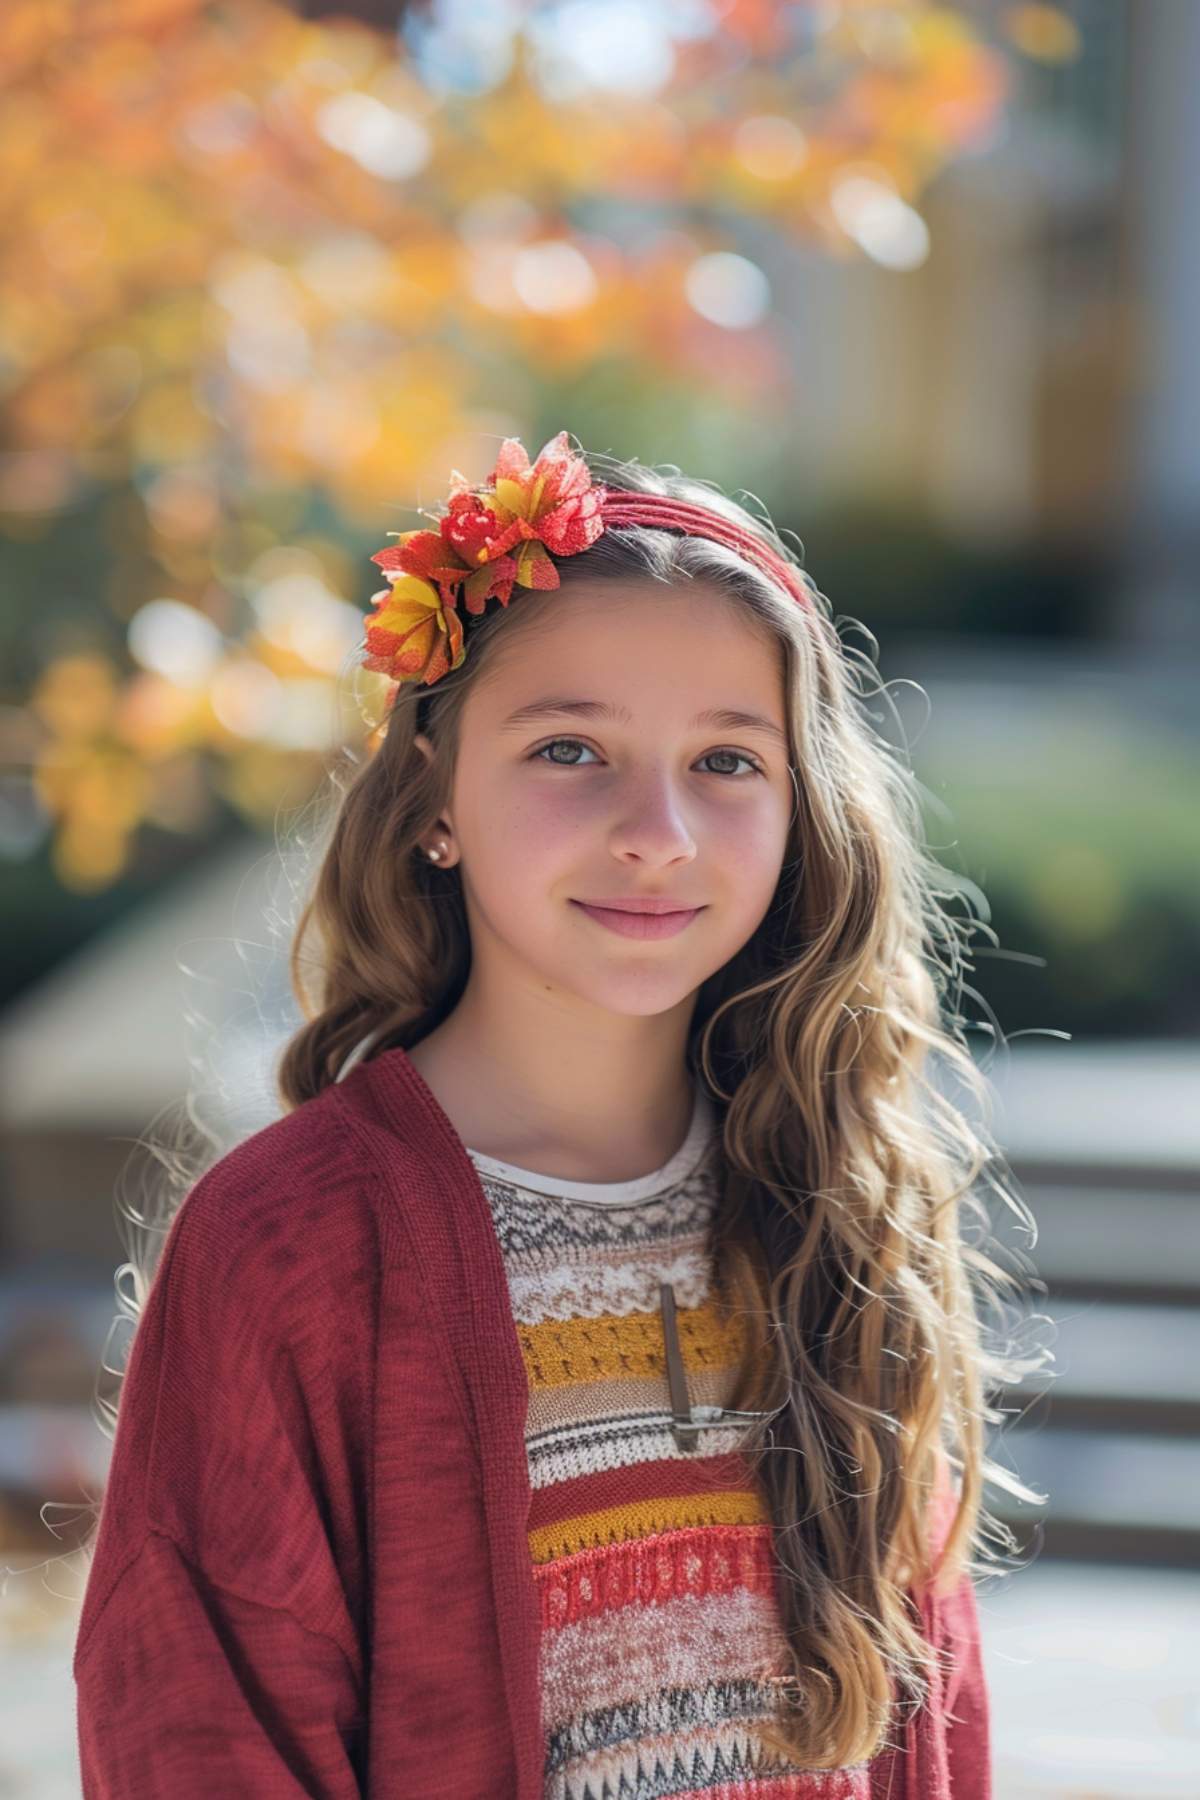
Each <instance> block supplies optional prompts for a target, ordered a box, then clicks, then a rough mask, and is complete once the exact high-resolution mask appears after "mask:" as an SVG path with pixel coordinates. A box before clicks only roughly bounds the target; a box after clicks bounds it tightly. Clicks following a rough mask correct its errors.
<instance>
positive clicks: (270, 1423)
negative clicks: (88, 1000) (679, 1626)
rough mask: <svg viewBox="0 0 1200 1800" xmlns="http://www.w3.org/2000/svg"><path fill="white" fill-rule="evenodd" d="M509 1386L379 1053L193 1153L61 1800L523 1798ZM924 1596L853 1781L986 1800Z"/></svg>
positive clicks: (423, 1109) (477, 1250)
mask: <svg viewBox="0 0 1200 1800" xmlns="http://www.w3.org/2000/svg"><path fill="white" fill-rule="evenodd" d="M526 1401H527V1385H526V1376H525V1369H524V1364H523V1361H522V1357H521V1351H520V1344H519V1340H518V1337H517V1333H516V1330H515V1327H514V1323H513V1318H512V1312H511V1308H510V1305H509V1301H508V1290H507V1281H506V1276H505V1272H504V1265H503V1261H502V1257H501V1251H500V1246H499V1242H498V1240H497V1238H496V1234H495V1230H494V1227H493V1225H492V1221H491V1216H490V1212H489V1209H488V1205H487V1200H486V1197H485V1195H484V1193H483V1190H482V1187H481V1186H480V1183H479V1179H478V1176H477V1173H476V1170H475V1167H474V1164H473V1163H472V1162H471V1160H470V1157H469V1156H468V1155H467V1153H466V1150H465V1148H464V1146H463V1143H462V1140H461V1139H460V1138H459V1137H458V1135H457V1133H456V1132H455V1130H454V1127H453V1126H452V1125H451V1123H450V1121H449V1119H448V1118H447V1116H446V1114H445V1113H444V1112H443V1110H442V1108H441V1107H440V1106H439V1104H438V1102H437V1101H436V1099H435V1098H434V1096H433V1094H432V1092H431V1091H430V1089H429V1088H428V1086H427V1085H426V1083H425V1082H424V1081H423V1080H422V1078H421V1076H420V1075H419V1074H418V1073H417V1070H416V1068H415V1066H414V1064H413V1063H412V1062H411V1060H410V1059H409V1057H408V1056H407V1055H406V1054H405V1052H404V1051H403V1050H400V1049H392V1050H387V1051H384V1052H383V1053H382V1054H380V1055H377V1056H376V1057H374V1058H373V1059H371V1060H369V1061H366V1062H360V1063H358V1064H357V1065H356V1066H355V1067H354V1068H353V1069H351V1071H350V1072H349V1073H348V1074H347V1076H346V1077H345V1079H344V1080H343V1081H341V1082H339V1083H336V1084H334V1085H333V1086H331V1087H329V1088H327V1089H326V1090H325V1091H324V1092H323V1093H321V1094H320V1095H318V1096H317V1097H316V1098H315V1099H313V1100H310V1101H307V1102H306V1103H305V1104H304V1105H303V1106H301V1107H299V1108H297V1109H296V1110H295V1111H294V1112H292V1113H289V1114H288V1115H286V1116H285V1117H282V1118H280V1119H277V1120H276V1121H274V1123H272V1124H270V1125H268V1126H266V1127H265V1128H264V1129H262V1130H260V1131H258V1132H256V1133H255V1134H254V1135H253V1136H252V1137H250V1138H248V1139H246V1140H245V1141H244V1142H243V1143H241V1144H239V1145H238V1146H237V1147H236V1148H235V1149H233V1150H232V1151H230V1152H228V1153H227V1154H226V1155H225V1156H224V1157H222V1158H221V1160H220V1161H219V1162H218V1163H217V1164H215V1166H214V1167H212V1168H211V1169H210V1170H209V1171H208V1172H207V1174H205V1175H204V1176H203V1177H202V1178H201V1180H200V1181H199V1182H198V1183H197V1184H196V1186H195V1187H194V1188H193V1189H192V1191H191V1192H190V1193H189V1194H188V1196H187V1198H186V1200H185V1201H184V1204H183V1206H182V1207H181V1208H180V1210H179V1212H178V1213H177V1215H176V1217H175V1219H174V1221H173V1222H172V1225H171V1229H170V1232H169V1234H168V1237H167V1241H166V1244H165V1246H164V1248H163V1253H162V1259H161V1262H160V1264H159V1267H158V1271H157V1273H156V1276H155V1279H154V1282H153V1284H152V1286H151V1290H150V1294H149V1296H148V1298H147V1300H146V1304H145V1308H144V1312H143V1316H142V1319H141V1321H140V1323H139V1325H138V1329H137V1332H136V1334H135V1337H134V1341H133V1346H132V1349H131V1351H130V1355H129V1360H128V1364H127V1367H126V1372H125V1377H124V1383H123V1389H122V1396H121V1405H120V1411H119V1414H118V1419H117V1429H116V1435H115V1439H114V1443H113V1453H112V1460H111V1463H110V1468H109V1475H108V1482H107V1486H106V1489H105V1493H104V1500H103V1504H102V1508H101V1514H100V1524H99V1530H98V1535H97V1537H96V1541H95V1550H94V1555H93V1558H92V1563H91V1567H90V1571H89V1574H88V1580H87V1587H86V1591H85V1593H84V1599H83V1607H82V1611H81V1614H80V1619H79V1627H78V1634H77V1638H76V1644H75V1655H74V1663H73V1670H74V1676H75V1682H76V1689H77V1729H78V1742H79V1756H80V1764H81V1772H82V1780H83V1795H84V1800H142V1797H143V1796H146V1797H149V1796H154V1797H155V1800H159V1797H161V1800H193V1797H194V1800H211V1796H213V1795H215V1794H220V1795H222V1796H223V1797H228V1800H234V1797H235V1796H245V1800H251V1796H252V1797H253V1800H275V1797H276V1796H277V1797H278V1800H284V1796H288V1797H292V1796H300V1795H310V1796H319V1797H320V1800H347V1797H348V1796H359V1795H370V1796H372V1797H373V1800H385V1797H386V1800H542V1791H543V1743H542V1737H541V1726H540V1695H539V1688H538V1634H539V1629H540V1627H539V1620H538V1614H537V1610H536V1602H535V1590H534V1581H533V1574H532V1566H531V1561H530V1553H529V1542H528V1536H527V1529H526V1527H527V1518H528V1511H529V1503H530V1483H529V1475H528V1469H527V1465H526V1454H525V1439H524V1423H525V1408H526ZM923 1618H924V1621H925V1629H926V1631H927V1633H928V1634H929V1635H930V1638H931V1641H932V1642H934V1643H935V1644H936V1645H937V1646H938V1647H939V1649H941V1650H943V1651H944V1652H945V1655H944V1658H943V1662H944V1663H945V1665H946V1670H947V1672H946V1675H945V1677H944V1679H943V1677H942V1676H941V1675H939V1676H938V1677H937V1678H936V1679H935V1681H934V1684H933V1689H932V1692H931V1695H930V1699H929V1702H928V1704H927V1705H926V1706H925V1707H924V1708H922V1709H921V1711H920V1712H919V1713H918V1714H917V1716H916V1718H915V1719H914V1720H911V1721H910V1722H908V1723H907V1724H906V1725H904V1726H902V1727H901V1730H900V1743H899V1745H898V1747H897V1749H895V1750H894V1751H890V1752H887V1753H885V1754H884V1755H882V1756H880V1757H878V1758H876V1759H875V1761H874V1762H873V1763H872V1765H871V1793H872V1796H873V1797H877V1800H884V1796H886V1797H887V1800H989V1796H990V1791H991V1790H990V1774H989V1753H988V1706H987V1696H986V1690H985V1687H984V1681H983V1673H982V1668H981V1660H980V1647H979V1631H978V1620H977V1615H976V1609H975V1599H974V1593H973V1590H972V1587H971V1584H970V1581H969V1580H968V1579H966V1578H965V1577H964V1579H963V1580H962V1581H961V1582H960V1584H959V1585H958V1587H957V1589H956V1590H955V1592H954V1593H953V1594H952V1595H950V1596H949V1597H947V1598H941V1599H929V1600H927V1601H926V1602H925V1605H924V1607H923ZM830 1794H831V1790H830V1788H829V1786H828V1785H822V1778H821V1777H820V1776H814V1777H813V1781H812V1796H813V1800H822V1797H824V1800H829V1796H830Z"/></svg>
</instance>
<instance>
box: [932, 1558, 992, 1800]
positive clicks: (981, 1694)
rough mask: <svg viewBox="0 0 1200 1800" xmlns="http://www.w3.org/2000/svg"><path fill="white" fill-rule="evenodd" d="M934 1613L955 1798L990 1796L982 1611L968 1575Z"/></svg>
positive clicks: (982, 1799) (987, 1798)
mask: <svg viewBox="0 0 1200 1800" xmlns="http://www.w3.org/2000/svg"><path fill="white" fill-rule="evenodd" d="M934 1616H935V1620H936V1624H937V1636H938V1640H939V1647H940V1648H941V1650H942V1651H943V1653H944V1654H945V1657H946V1667H947V1673H946V1677H945V1682H946V1689H945V1700H944V1718H945V1739H946V1764H947V1769H948V1772H949V1776H950V1794H951V1800H990V1796H991V1792H992V1778H991V1718H990V1705H989V1701H988V1691H987V1683H986V1681H985V1678H984V1670H983V1649H982V1643H981V1638H980V1630H979V1609H978V1606H977V1604H976V1600H975V1587H974V1584H973V1582H972V1580H971V1578H970V1576H969V1575H963V1577H962V1579H961V1580H960V1582H959V1584H958V1586H957V1587H956V1588H955V1589H953V1591H952V1592H951V1593H949V1594H947V1595H944V1596H943V1597H942V1598H940V1599H938V1600H936V1601H935V1602H934Z"/></svg>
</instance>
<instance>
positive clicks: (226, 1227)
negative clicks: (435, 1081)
mask: <svg viewBox="0 0 1200 1800" xmlns="http://www.w3.org/2000/svg"><path fill="white" fill-rule="evenodd" d="M266 1136H267V1134H259V1135H258V1137H257V1138H255V1139H251V1140H248V1142H247V1144H246V1145H244V1146H242V1147H240V1148H239V1149H237V1150H235V1151H233V1152H230V1153H229V1154H227V1155H226V1156H225V1157H224V1158H223V1159H222V1160H221V1161H220V1162H218V1163H217V1164H215V1165H214V1167H213V1168H212V1169H210V1170H209V1171H208V1173H207V1174H206V1175H204V1176H203V1177H202V1178H201V1180H200V1181H199V1182H198V1183H197V1185H196V1186H195V1187H194V1188H193V1189H192V1191H191V1192H190V1193H189V1194H188V1196H187V1197H186V1198H185V1200H184V1202H183V1204H182V1206H181V1208H180V1210H179V1211H178V1213H177V1214H176V1215H175V1218H174V1219H173V1220H172V1223H171V1228H170V1231H169V1233H168V1236H167V1241H166V1243H165V1245H164V1247H163V1251H162V1255H161V1257H160V1260H159V1264H158V1268H157V1269H156V1271H155V1274H154V1279H153V1281H152V1283H151V1286H150V1290H149V1293H148V1295H147V1297H146V1299H145V1303H144V1305H143V1308H142V1313H141V1316H140V1318H139V1320H138V1323H137V1328H136V1330H135V1333H134V1338H133V1343H132V1347H131V1350H130V1354H129V1357H128V1361H127V1366H126V1369H125V1374H124V1377H123V1380H122V1384H121V1389H120V1394H119V1405H118V1412H117V1423H116V1430H115V1433H114V1437H113V1449H112V1456H111V1458H110V1463H109V1470H108V1477H107V1481H106V1484H105V1489H104V1495H103V1500H102V1504H101V1510H100V1518H99V1525H98V1528H97V1531H96V1534H95V1539H94V1547H93V1549H92V1553H91V1563H90V1568H89V1571H88V1578H87V1584H86V1588H85V1591H84V1596H83V1605H82V1609H81V1612H80V1618H79V1625H78V1630H77V1634H76V1640H75V1652H74V1659H73V1665H72V1668H73V1674H74V1677H75V1683H76V1699H77V1738H78V1751H79V1759H80V1768H81V1775H82V1782H83V1794H84V1797H85V1800H118V1796H119V1797H120V1800H160V1797H161V1800H201V1797H202V1796H203V1797H204V1800H208V1797H209V1796H211V1795H213V1794H217V1793H219V1794H221V1795H223V1796H225V1795H228V1796H229V1797H230V1800H243V1797H244V1800H251V1796H253V1797H254V1800H274V1797H275V1796H280V1800H282V1797H283V1796H289V1797H291V1796H297V1795H309V1796H313V1797H314V1800H349V1797H351V1796H357V1795H359V1794H360V1793H361V1792H362V1788H361V1786H360V1771H359V1769H358V1766H357V1765H358V1762H359V1759H360V1752H361V1746H362V1741H363V1739H365V1730H364V1702H363V1697H362V1696H363V1655H362V1642H361V1636H360V1630H359V1627H358V1626H357V1625H356V1623H355V1620H356V1618H358V1617H360V1614H359V1612H358V1610H357V1605H358V1601H359V1600H360V1599H361V1596H360V1595H357V1594H356V1584H355V1581H354V1580H353V1579H352V1576H353V1572H354V1568H355V1566H356V1563H355V1556H354V1554H352V1552H354V1550H355V1543H356V1540H355V1538H354V1535H353V1529H352V1526H353V1519H352V1518H351V1524H350V1526H349V1527H348V1526H347V1525H346V1520H345V1515H346V1514H347V1513H348V1511H349V1509H348V1508H347V1507H346V1506H345V1505H344V1504H343V1503H342V1502H341V1500H340V1499H339V1496H338V1484H337V1472H338V1469H339V1467H344V1468H346V1469H349V1470H350V1472H351V1479H350V1480H349V1481H347V1482H345V1483H343V1485H345V1486H347V1487H354V1486H357V1480H356V1479H355V1465H354V1464H353V1462H348V1461H347V1459H346V1457H345V1455H344V1454H343V1445H344V1443H345V1441H346V1439H347V1435H348V1434H349V1436H350V1437H351V1438H352V1437H353V1428H354V1421H353V1419H351V1420H350V1422H349V1425H347V1421H346V1420H345V1418H344V1417H343V1414H344V1413H345V1412H346V1411H347V1410H350V1411H353V1410H354V1408H353V1406H351V1407H349V1409H348V1403H347V1400H346V1395H345V1392H344V1391H343V1390H342V1389H341V1388H339V1386H338V1377H337V1367H338V1364H337V1355H336V1352H333V1351H331V1350H330V1341H331V1337H330V1327H328V1326H327V1325H326V1323H325V1321H326V1320H328V1319H331V1318H332V1319H335V1320H336V1318H337V1315H336V1314H335V1313H334V1311H333V1308H332V1305H331V1304H330V1303H329V1298H328V1296H327V1295H326V1294H325V1293H324V1292H323V1291H322V1289H321V1287H320V1285H319V1278H314V1275H313V1268H312V1261H311V1260H310V1261H309V1262H308V1263H306V1262H305V1259H304V1258H303V1257H302V1256H301V1255H300V1254H298V1251H297V1248H296V1242H297V1225H298V1223H299V1225H300V1226H301V1227H302V1228H304V1227H303V1222H304V1219H305V1218H306V1217H311V1214H308V1215H306V1214H305V1213H304V1210H303V1209H304V1207H305V1205H306V1204H311V1196H310V1195H309V1194H308V1192H307V1191H306V1188H305V1186H304V1185H303V1184H302V1183H297V1182H296V1180H295V1176H294V1172H293V1175H292V1177H291V1182H292V1185H291V1186H290V1188H289V1186H288V1176H287V1174H286V1173H285V1174H284V1177H283V1180H282V1182H281V1181H280V1179H279V1178H278V1177H277V1175H276V1174H274V1173H273V1171H272V1167H271V1163H272V1159H273V1158H272V1153H273V1152H274V1153H275V1154H277V1151H278V1146H277V1145H276V1144H274V1143H273V1142H272V1141H271V1140H270V1139H269V1138H267V1141H266V1142H265V1143H264V1142H263V1141H261V1140H263V1139H264V1138H266ZM312 1229H313V1228H312V1227H311V1226H309V1227H307V1230H308V1232H309V1235H310V1237H311V1235H312ZM345 1335H350V1334H348V1333H347V1334H345Z"/></svg>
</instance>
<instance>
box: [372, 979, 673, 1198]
mask: <svg viewBox="0 0 1200 1800" xmlns="http://www.w3.org/2000/svg"><path fill="white" fill-rule="evenodd" d="M464 1000H465V996H464ZM645 1023H646V1024H647V1026H649V1027H650V1028H651V1030H650V1033H649V1038H648V1044H647V1047H646V1048H647V1054H646V1056H644V1057H642V1056H639V1054H638V1049H637V1046H636V1045H635V1044H634V1043H632V1042H630V1041H625V1042H624V1043H621V1042H615V1043H614V1042H606V1041H604V1040H603V1039H599V1038H598V1037H597V1036H596V1034H594V1033H589V1034H586V1035H581V1036H580V1037H579V1038H577V1039H568V1041H566V1042H564V1041H563V1039H562V1037H561V1036H558V1037H550V1036H547V1035H545V1034H541V1035H537V1034H531V1033H530V1032H528V1031H524V1032H521V1033H517V1032H516V1031H515V1030H514V1028H513V1026H512V1023H511V1021H510V1022H509V1023H508V1024H507V1025H506V1027H505V1028H504V1029H502V1030H500V1031H499V1032H497V1030H496V1029H495V1027H494V1026H493V1027H492V1028H490V1029H489V1028H488V1027H487V1025H486V1024H485V1023H484V1021H482V1020H481V1019H479V1017H478V1016H477V1015H475V1014H473V1012H472V1010H471V1009H470V1008H469V1007H468V1006H466V1005H464V1002H463V1001H460V1003H459V1005H458V1007H457V1008H456V1009H455V1011H454V1012H453V1013H451V1014H450V1016H449V1017H448V1018H447V1019H445V1020H443V1022H442V1024H441V1025H439V1026H438V1027H437V1028H436V1029H435V1030H434V1031H431V1032H429V1033H428V1034H427V1035H426V1036H425V1037H424V1038H422V1039H421V1040H420V1041H419V1042H418V1043H416V1044H414V1045H412V1046H411V1047H410V1049H409V1050H408V1053H407V1054H408V1056H409V1058H410V1060H411V1061H412V1063H413V1064H414V1065H415V1067H416V1069H417V1072H418V1074H419V1075H420V1076H421V1078H422V1080H423V1081H424V1082H425V1083H426V1085H427V1086H428V1087H429V1089H430V1090H431V1092H432V1093H433V1096H434V1098H435V1099H436V1100H437V1102H438V1104H439V1105H440V1106H441V1108H442V1110H443V1112H444V1113H445V1114H446V1116H447V1117H448V1119H449V1120H450V1123H451V1124H452V1125H453V1126H454V1129H455V1131H456V1132H457V1133H458V1135H459V1137H460V1138H461V1139H462V1141H463V1143H464V1144H465V1145H467V1147H468V1148H469V1149H472V1150H477V1151H479V1152H480V1153H481V1154H482V1155H484V1156H491V1157H495V1158H496V1159H497V1160H499V1161H501V1162H508V1163H515V1164H516V1165H517V1166H518V1167H520V1168H526V1169H537V1170H539V1171H541V1172H542V1173H543V1174H546V1175H557V1176H559V1177H561V1178H562V1179H563V1180H565V1181H632V1180H636V1179H637V1178H638V1177H639V1176H642V1175H646V1174H648V1173H650V1171H652V1170H654V1169H658V1168H661V1167H662V1165H663V1164H664V1163H666V1162H668V1161H669V1160H670V1159H671V1157H672V1156H674V1154H675V1152H676V1151H677V1150H678V1149H679V1148H680V1146H681V1145H682V1143H683V1141H684V1139H685V1138H686V1136H687V1132H688V1128H689V1126H690V1124H691V1120H692V1109H693V1105H694V1102H695V1092H694V1088H693V1085H692V1082H691V1079H690V1077H689V1075H688V1072H687V1066H686V1062H685V1049H686V1032H687V1018H686V1017H684V1016H682V1015H681V1016H680V1019H679V1021H678V1023H677V1024H674V1023H673V1029H672V1030H671V1031H669V1032H668V1031H666V1030H663V1029H662V1028H661V1027H662V1024H663V1021H662V1020H661V1019H655V1020H648V1021H645ZM655 1027H657V1028H658V1029H654V1028H655Z"/></svg>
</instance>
